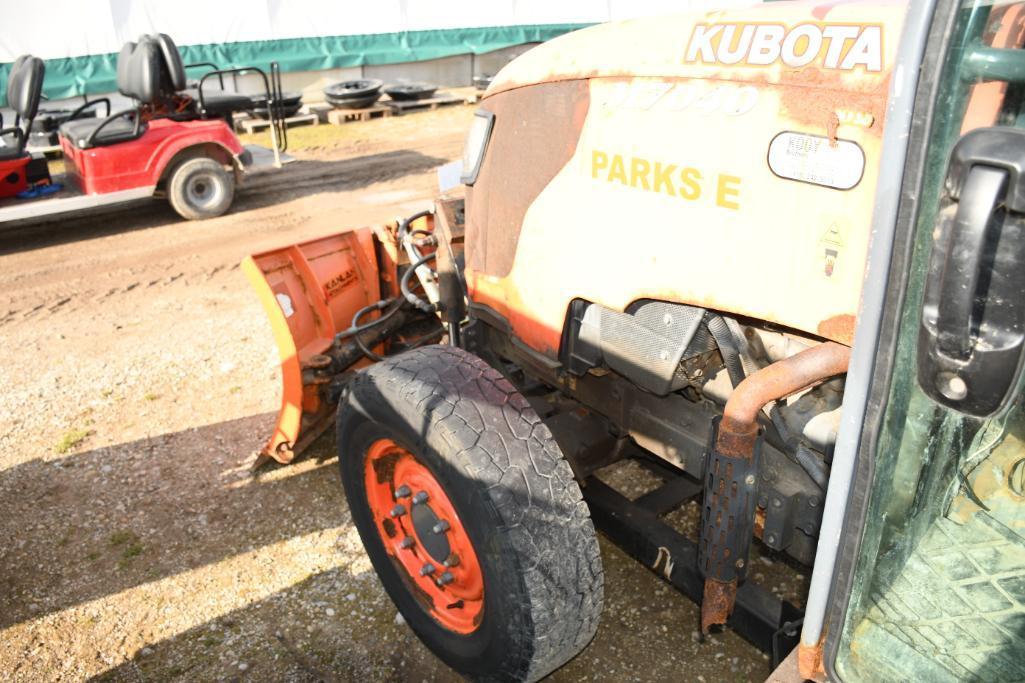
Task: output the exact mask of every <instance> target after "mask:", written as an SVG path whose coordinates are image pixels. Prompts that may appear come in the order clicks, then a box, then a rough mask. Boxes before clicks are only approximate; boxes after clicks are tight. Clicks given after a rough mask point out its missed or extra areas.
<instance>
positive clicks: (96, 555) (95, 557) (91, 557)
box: [85, 550, 100, 562]
mask: <svg viewBox="0 0 1025 683" xmlns="http://www.w3.org/2000/svg"><path fill="white" fill-rule="evenodd" d="M85 559H87V560H89V561H90V562H95V561H96V560H98V559H100V554H99V553H98V552H96V551H95V550H94V551H93V552H91V553H89V554H88V555H86V556H85Z"/></svg>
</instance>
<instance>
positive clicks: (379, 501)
mask: <svg viewBox="0 0 1025 683" xmlns="http://www.w3.org/2000/svg"><path fill="white" fill-rule="evenodd" d="M365 479H366V490H367V502H368V503H369V505H370V513H371V514H372V515H373V516H374V523H375V524H376V525H377V532H378V533H379V534H380V536H381V540H382V542H383V543H384V548H385V550H386V551H387V552H388V554H389V555H390V556H391V557H392V559H393V561H394V562H395V564H396V567H397V568H398V570H399V573H400V574H402V575H403V578H404V579H405V580H406V581H407V582H408V583H409V585H410V588H411V592H412V593H413V596H414V597H415V598H416V599H417V600H418V601H419V602H420V604H421V605H422V606H423V607H424V609H426V610H427V612H428V613H430V615H431V616H432V617H433V618H434V619H435V621H437V622H438V623H440V624H441V625H442V626H444V627H445V628H447V629H449V630H451V631H455V632H456V633H464V634H465V633H472V632H473V631H475V630H476V629H477V627H478V626H479V625H480V622H481V618H482V617H483V614H484V575H483V574H482V573H481V569H480V562H479V561H478V559H477V553H476V552H475V551H474V549H473V544H472V543H471V542H470V537H469V535H467V533H466V528H465V527H464V526H463V523H462V522H461V521H460V519H459V515H457V514H456V511H455V507H453V505H452V501H451V500H449V497H448V496H447V495H446V494H445V490H444V489H443V488H442V487H441V484H440V483H438V480H437V479H435V477H434V475H433V474H431V471H430V470H428V469H427V468H426V467H425V466H424V465H423V463H421V462H420V461H419V460H417V459H416V457H415V456H414V455H413V454H412V453H410V452H409V451H407V450H406V449H405V448H402V447H401V446H399V445H398V444H396V443H395V442H394V441H392V440H391V439H380V440H378V441H375V442H374V443H373V444H371V446H370V448H369V449H367V457H366V460H365Z"/></svg>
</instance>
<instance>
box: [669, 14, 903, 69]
mask: <svg viewBox="0 0 1025 683" xmlns="http://www.w3.org/2000/svg"><path fill="white" fill-rule="evenodd" d="M684 61H685V62H692V63H694V62H696V63H705V64H719V65H723V66H768V65H770V64H775V63H777V62H782V63H783V64H785V65H786V66H789V67H793V68H800V67H804V66H808V65H812V64H814V65H816V66H820V67H822V68H825V69H837V70H841V71H852V70H854V69H857V68H859V67H861V68H863V69H865V70H866V71H873V72H877V71H882V69H883V29H882V27H881V26H879V25H876V24H866V25H863V24H815V23H809V24H798V25H796V26H784V25H783V24H750V23H728V24H698V25H697V26H695V27H694V30H693V32H692V33H691V36H690V42H689V43H688V44H687V51H686V53H685V56H684Z"/></svg>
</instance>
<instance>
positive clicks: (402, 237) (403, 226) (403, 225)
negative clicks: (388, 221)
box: [399, 209, 434, 258]
mask: <svg viewBox="0 0 1025 683" xmlns="http://www.w3.org/2000/svg"><path fill="white" fill-rule="evenodd" d="M433 215H434V212H433V211H431V210H429V209H425V210H424V211H417V212H416V213H414V214H413V215H412V216H407V217H406V218H403V219H402V221H401V222H400V223H399V244H400V245H405V243H406V240H407V239H409V235H410V234H411V233H410V230H409V225H410V223H412V222H413V221H415V220H418V219H420V218H426V217H427V216H433ZM418 232H427V234H430V233H429V232H428V231H426V230H421V229H419V228H418V229H416V230H414V231H413V233H418ZM410 246H411V247H412V249H413V253H415V254H416V255H417V257H418V258H419V257H421V254H420V250H419V249H417V248H416V245H415V244H412V243H410Z"/></svg>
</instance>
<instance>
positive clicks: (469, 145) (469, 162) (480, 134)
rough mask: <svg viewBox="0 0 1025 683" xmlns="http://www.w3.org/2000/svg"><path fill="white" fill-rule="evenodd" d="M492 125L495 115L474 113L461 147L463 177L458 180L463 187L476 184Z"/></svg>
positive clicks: (480, 111)
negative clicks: (467, 134)
mask: <svg viewBox="0 0 1025 683" xmlns="http://www.w3.org/2000/svg"><path fill="white" fill-rule="evenodd" d="M494 125H495V115H494V114H492V113H491V112H489V111H484V110H483V109H478V110H477V111H476V112H475V113H474V115H473V124H471V126H470V134H469V136H467V138H466V146H465V147H463V175H462V177H461V178H460V180H461V181H462V182H463V184H464V185H473V184H474V183H475V182H477V174H478V173H480V165H481V163H482V162H483V161H484V152H485V150H487V148H488V140H489V139H490V138H491V129H492V128H493V127H494Z"/></svg>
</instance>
